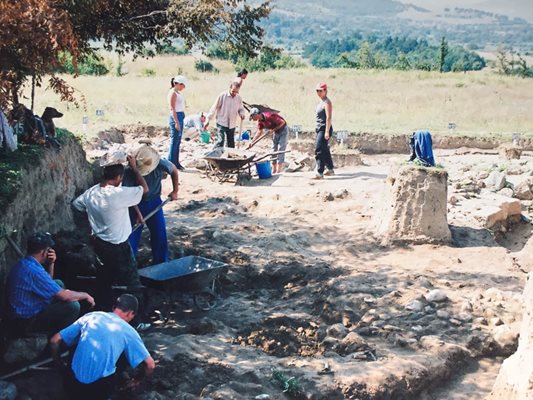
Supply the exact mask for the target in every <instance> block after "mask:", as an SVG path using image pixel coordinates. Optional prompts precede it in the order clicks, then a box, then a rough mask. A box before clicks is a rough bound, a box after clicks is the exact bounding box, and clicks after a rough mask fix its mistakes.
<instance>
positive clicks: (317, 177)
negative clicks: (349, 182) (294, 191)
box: [311, 174, 324, 181]
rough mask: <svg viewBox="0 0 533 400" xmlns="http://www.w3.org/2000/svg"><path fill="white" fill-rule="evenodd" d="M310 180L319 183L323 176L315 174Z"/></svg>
mask: <svg viewBox="0 0 533 400" xmlns="http://www.w3.org/2000/svg"><path fill="white" fill-rule="evenodd" d="M311 179H312V180H314V181H319V180H320V179H324V175H320V174H316V175H315V176H314V177H312V178H311Z"/></svg>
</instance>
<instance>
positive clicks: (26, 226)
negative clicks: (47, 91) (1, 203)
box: [0, 136, 93, 292]
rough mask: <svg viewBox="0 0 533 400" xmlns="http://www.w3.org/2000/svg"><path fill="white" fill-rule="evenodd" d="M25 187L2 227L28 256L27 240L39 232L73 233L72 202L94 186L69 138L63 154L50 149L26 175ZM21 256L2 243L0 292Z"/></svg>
mask: <svg viewBox="0 0 533 400" xmlns="http://www.w3.org/2000/svg"><path fill="white" fill-rule="evenodd" d="M21 180H22V187H21V188H20V190H19V192H18V194H17V196H16V198H15V199H14V200H13V201H12V202H11V204H9V205H8V207H7V208H6V209H4V210H2V213H1V216H0V226H2V227H3V228H4V229H5V231H6V232H7V233H8V234H10V237H11V238H12V239H13V241H14V242H15V243H16V244H17V245H19V247H20V248H21V250H22V251H23V252H25V250H26V249H25V246H26V238H27V237H28V236H29V235H30V234H32V233H33V232H35V231H37V230H42V231H48V232H51V233H54V232H57V231H59V230H62V229H64V230H72V229H73V227H74V226H73V225H74V223H73V215H72V210H71V207H70V202H71V201H72V200H73V199H74V197H75V196H76V195H77V194H79V193H81V192H82V191H83V190H85V189H87V188H88V187H89V186H90V185H92V183H93V176H92V172H91V169H90V167H89V164H88V163H87V160H86V159H85V152H84V151H83V149H82V147H81V144H80V143H79V142H78V141H77V140H76V139H74V138H73V137H71V136H65V140H64V141H63V144H62V147H61V149H60V150H56V149H55V148H47V149H45V150H44V152H43V155H42V157H41V158H40V160H39V162H38V163H36V164H32V165H28V166H26V168H25V169H24V171H23V173H22V177H21ZM18 258H19V257H18V255H17V254H16V252H15V251H14V250H13V248H12V247H11V246H10V244H9V243H8V242H7V240H6V239H5V238H2V239H0V289H2V290H0V292H3V288H4V286H5V281H6V278H7V274H8V272H9V269H10V268H11V266H12V265H13V263H14V262H16V261H17V260H18Z"/></svg>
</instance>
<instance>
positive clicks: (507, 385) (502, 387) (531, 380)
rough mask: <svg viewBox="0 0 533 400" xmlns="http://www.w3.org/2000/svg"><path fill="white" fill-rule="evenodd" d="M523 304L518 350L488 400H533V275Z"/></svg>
mask: <svg viewBox="0 0 533 400" xmlns="http://www.w3.org/2000/svg"><path fill="white" fill-rule="evenodd" d="M522 304H523V319H522V325H521V327H520V339H519V341H518V349H517V350H516V352H515V353H514V354H513V355H512V356H511V357H509V358H508V359H506V360H505V361H504V362H503V364H502V366H501V368H500V373H499V374H498V378H497V379H496V383H495V384H494V388H493V389H492V393H491V394H490V396H489V398H488V400H531V399H533V273H529V274H528V281H527V283H526V287H525V289H524V295H523V303H522Z"/></svg>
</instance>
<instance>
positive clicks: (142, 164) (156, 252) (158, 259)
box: [122, 145, 179, 264]
mask: <svg viewBox="0 0 533 400" xmlns="http://www.w3.org/2000/svg"><path fill="white" fill-rule="evenodd" d="M133 157H134V158H135V161H136V164H137V169H138V170H139V172H140V174H141V175H142V176H143V178H144V180H145V181H146V184H147V185H148V192H147V193H145V194H144V195H143V197H142V200H141V202H140V203H139V204H138V205H137V206H136V211H137V212H134V211H133V209H130V219H131V223H132V225H133V224H134V223H135V221H139V222H141V223H143V225H142V226H141V227H140V228H138V229H137V230H136V231H134V232H132V233H131V235H130V237H129V241H130V245H131V248H132V249H133V254H134V255H135V256H137V249H138V247H139V242H140V240H141V234H142V230H143V228H144V223H146V225H147V226H148V229H149V230H150V245H151V247H152V264H160V263H163V262H167V261H168V242H167V228H166V224H165V216H164V214H163V209H162V208H160V209H159V210H158V211H157V212H156V213H155V214H154V215H153V216H152V217H150V218H149V219H148V220H146V222H145V221H144V220H143V217H144V216H146V215H148V214H149V213H150V212H152V211H153V210H155V209H157V208H158V207H159V206H161V203H162V201H161V180H162V179H163V176H164V174H165V173H167V174H169V175H170V177H171V178H172V191H171V192H170V193H169V195H168V197H169V198H170V200H177V199H178V187H179V173H178V169H177V168H176V166H175V165H174V164H173V163H171V162H170V161H168V160H166V159H164V158H161V157H160V156H159V153H158V152H157V151H156V150H155V149H153V148H152V147H150V146H147V145H143V146H141V147H140V148H139V149H137V150H136V151H135V152H134V154H133ZM122 185H123V186H132V185H134V179H133V175H132V174H131V172H130V170H129V169H128V170H126V172H125V174H124V180H123V181H122ZM139 214H140V215H139Z"/></svg>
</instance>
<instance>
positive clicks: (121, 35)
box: [0, 0, 270, 107]
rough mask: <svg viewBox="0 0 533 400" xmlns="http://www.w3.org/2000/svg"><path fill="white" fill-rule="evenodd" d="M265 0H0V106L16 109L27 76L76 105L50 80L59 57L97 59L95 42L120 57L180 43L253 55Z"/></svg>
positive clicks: (63, 85)
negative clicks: (254, 0)
mask: <svg viewBox="0 0 533 400" xmlns="http://www.w3.org/2000/svg"><path fill="white" fill-rule="evenodd" d="M269 13H270V5H269V0H266V1H265V2H264V3H261V4H258V5H256V6H251V5H248V3H247V2H246V0H201V1H189V0H143V1H138V0H2V1H1V2H0V26H2V29H1V30H0V106H2V107H6V106H7V105H8V104H10V103H12V104H16V103H18V100H19V94H20V91H21V88H22V86H23V84H24V83H25V82H27V80H28V79H29V78H30V77H31V78H32V79H33V80H34V82H35V84H37V85H40V84H41V82H42V79H43V77H44V76H45V75H47V74H49V75H50V79H49V86H50V87H51V88H52V89H53V90H54V91H55V92H57V93H58V94H60V96H61V100H66V101H75V97H74V89H72V88H71V87H69V86H68V85H67V83H66V82H65V81H64V80H62V79H61V78H59V77H57V76H56V75H55V71H57V70H58V67H59V66H60V56H61V54H64V53H69V54H71V55H72V58H73V64H74V65H75V66H76V65H77V61H78V60H79V59H80V57H87V56H89V55H94V54H95V52H96V49H95V48H94V43H95V42H99V43H101V45H102V46H103V47H104V49H106V50H115V51H117V52H118V53H119V54H124V53H126V52H132V53H133V54H134V55H136V56H138V55H142V51H143V50H144V48H145V47H146V46H149V45H150V46H156V49H159V48H161V47H163V46H165V45H168V44H170V43H171V41H172V39H174V38H181V39H183V40H184V42H185V44H186V45H187V46H188V47H189V48H190V47H192V46H193V45H200V46H201V47H205V46H206V45H207V44H209V43H210V42H212V41H221V42H223V43H224V44H225V46H227V47H228V49H230V50H231V51H235V52H239V53H240V54H244V55H248V56H253V55H255V54H256V52H257V51H258V50H259V49H260V48H261V46H262V37H263V34H264V32H263V29H262V28H261V27H260V26H259V22H260V20H261V19H263V18H265V17H266V16H268V15H269Z"/></svg>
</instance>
